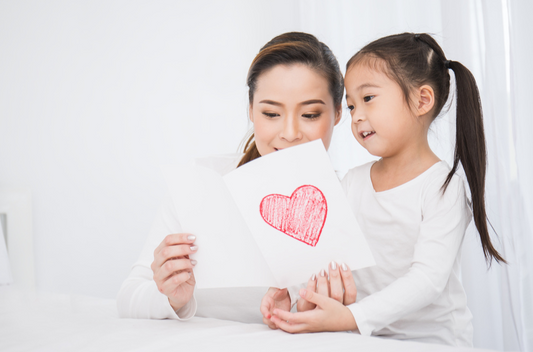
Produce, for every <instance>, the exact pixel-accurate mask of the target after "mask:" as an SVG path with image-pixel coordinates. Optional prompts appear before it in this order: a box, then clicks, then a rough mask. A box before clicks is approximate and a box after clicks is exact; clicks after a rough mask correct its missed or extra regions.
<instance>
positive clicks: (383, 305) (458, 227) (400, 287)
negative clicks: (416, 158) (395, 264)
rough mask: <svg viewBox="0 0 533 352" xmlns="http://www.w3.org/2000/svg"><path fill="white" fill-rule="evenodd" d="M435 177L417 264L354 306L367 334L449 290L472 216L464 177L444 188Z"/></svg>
mask: <svg viewBox="0 0 533 352" xmlns="http://www.w3.org/2000/svg"><path fill="white" fill-rule="evenodd" d="M442 184H443V180H442V179H441V178H435V180H433V181H432V183H431V185H430V186H429V187H428V191H427V192H426V193H425V199H424V200H423V214H422V215H423V219H422V222H421V226H420V234H419V237H418V240H417V242H416V244H415V248H414V254H413V259H412V261H411V266H410V268H409V270H408V271H407V273H406V274H404V275H403V276H401V277H399V278H398V279H396V280H395V281H393V282H392V283H391V284H390V285H389V286H387V287H385V288H384V289H383V290H381V291H379V292H376V293H374V294H371V295H370V296H367V297H365V298H364V299H362V300H361V301H359V302H357V303H354V304H352V305H350V306H349V309H350V310H351V312H352V314H353V316H354V318H355V321H356V322H357V325H358V329H359V331H360V333H361V334H362V335H370V334H371V333H372V332H373V331H378V330H380V329H382V328H383V327H385V326H387V325H389V324H391V323H393V322H395V321H397V320H400V319H402V318H404V317H406V316H407V315H409V314H412V313H415V312H417V311H419V310H420V309H422V308H424V307H426V306H428V305H429V304H431V303H433V302H434V301H435V299H437V298H438V297H439V296H440V295H441V294H442V293H443V291H444V289H445V287H446V285H447V284H448V282H449V280H450V277H451V273H452V270H454V266H455V269H458V261H457V257H458V254H459V250H460V247H461V244H462V242H463V238H464V234H465V232H466V228H467V227H468V224H469V223H470V220H471V212H470V209H469V207H468V204H467V198H466V195H465V189H464V184H463V181H462V179H461V178H460V177H459V176H457V175H455V176H453V178H452V180H451V182H450V184H449V186H448V189H447V190H446V192H445V193H444V194H442V191H441V185H442Z"/></svg>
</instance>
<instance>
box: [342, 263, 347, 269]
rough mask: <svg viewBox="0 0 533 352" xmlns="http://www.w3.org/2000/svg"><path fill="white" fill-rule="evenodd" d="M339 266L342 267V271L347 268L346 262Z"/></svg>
mask: <svg viewBox="0 0 533 352" xmlns="http://www.w3.org/2000/svg"><path fill="white" fill-rule="evenodd" d="M341 267H342V270H343V271H346V270H348V267H347V266H346V264H344V263H342V265H341Z"/></svg>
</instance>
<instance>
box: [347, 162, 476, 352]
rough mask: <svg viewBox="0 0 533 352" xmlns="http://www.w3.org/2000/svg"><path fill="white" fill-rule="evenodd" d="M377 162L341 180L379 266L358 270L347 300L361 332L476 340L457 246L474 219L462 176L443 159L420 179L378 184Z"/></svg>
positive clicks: (469, 342)
mask: <svg viewBox="0 0 533 352" xmlns="http://www.w3.org/2000/svg"><path fill="white" fill-rule="evenodd" d="M372 165H373V162H371V163H368V164H365V165H362V166H359V167H356V168H354V169H352V170H350V171H349V172H348V174H347V175H346V176H345V178H344V179H343V181H342V184H343V187H344V189H345V192H346V194H347V197H348V201H349V203H350V206H351V207H352V209H353V211H354V213H355V215H356V218H357V220H358V222H359V225H360V226H361V229H362V231H363V233H364V234H365V238H366V240H367V241H368V244H369V246H370V248H371V250H372V254H373V255H374V259H375V260H376V266H373V267H370V268H365V269H361V270H357V271H354V272H353V275H354V278H355V283H356V286H357V290H358V292H357V301H356V303H354V304H351V305H349V306H348V308H349V309H350V310H351V311H352V314H353V316H354V318H355V321H356V323H357V325H358V328H359V332H360V333H361V334H362V335H379V336H386V337H391V338H395V339H410V340H416V341H421V342H430V343H440V344H446V345H452V346H465V347H466V346H468V347H471V346H472V323H471V320H472V314H471V313H470V311H469V310H468V308H467V306H466V294H465V292H464V289H463V286H462V284H461V281H460V279H459V277H460V248H461V244H462V242H463V237H464V234H465V231H466V228H467V226H468V224H469V222H470V219H471V212H470V209H469V206H468V202H467V198H466V195H465V190H464V183H463V181H462V179H461V178H460V177H459V176H457V175H454V176H453V177H452V179H451V181H450V184H449V185H448V188H447V190H446V192H445V193H444V195H443V194H442V190H441V187H442V185H443V183H444V180H445V179H446V176H447V175H448V172H449V171H450V168H449V166H448V165H447V164H446V163H445V162H444V161H440V162H438V163H436V164H434V165H433V166H432V167H430V168H429V169H428V170H426V171H425V172H424V173H422V174H421V175H419V176H418V177H416V178H415V179H413V180H411V181H409V182H407V183H405V184H403V185H401V186H398V187H395V188H393V189H390V190H387V191H383V192H376V191H375V190H374V187H373V185H372V181H371V178H370V169H371V167H372Z"/></svg>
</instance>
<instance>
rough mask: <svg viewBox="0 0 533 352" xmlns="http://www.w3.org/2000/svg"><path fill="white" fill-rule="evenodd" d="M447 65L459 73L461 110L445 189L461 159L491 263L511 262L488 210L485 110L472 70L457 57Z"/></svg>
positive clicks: (473, 208)
mask: <svg viewBox="0 0 533 352" xmlns="http://www.w3.org/2000/svg"><path fill="white" fill-rule="evenodd" d="M445 64H446V66H447V67H449V68H450V69H452V70H453V72H454V73H455V82H456V86H457V95H456V96H457V113H456V120H457V122H456V130H455V152H454V160H453V167H452V170H451V171H450V173H449V174H448V177H447V178H446V181H445V182H444V185H443V186H442V187H443V191H446V188H447V187H448V185H449V183H450V181H451V179H452V177H453V175H454V174H455V171H457V167H458V165H459V162H461V164H462V165H463V170H464V172H465V174H466V179H467V180H468V185H469V187H470V193H471V195H472V212H473V216H474V223H475V224H476V228H477V230H478V232H479V237H480V239H481V245H482V247H483V254H484V255H485V260H486V261H487V262H488V263H489V265H490V262H491V261H492V259H495V260H496V261H497V262H498V263H500V262H503V263H507V262H506V261H505V259H503V257H502V256H501V255H500V253H498V251H497V250H496V249H495V248H494V246H493V245H492V242H491V240H490V235H489V231H488V227H487V214H486V211H485V174H486V169H487V152H486V147H485V133H484V131H483V113H482V110H481V99H480V97H479V91H478V88H477V85H476V81H475V79H474V76H473V75H472V73H471V72H470V71H469V70H468V69H467V68H466V67H465V66H463V65H462V64H461V63H459V62H457V61H446V62H445Z"/></svg>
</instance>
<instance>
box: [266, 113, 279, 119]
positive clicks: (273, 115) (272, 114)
mask: <svg viewBox="0 0 533 352" xmlns="http://www.w3.org/2000/svg"><path fill="white" fill-rule="evenodd" d="M263 115H265V116H266V117H269V118H271V119H272V118H274V117H276V116H279V114H276V113H275V112H263Z"/></svg>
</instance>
